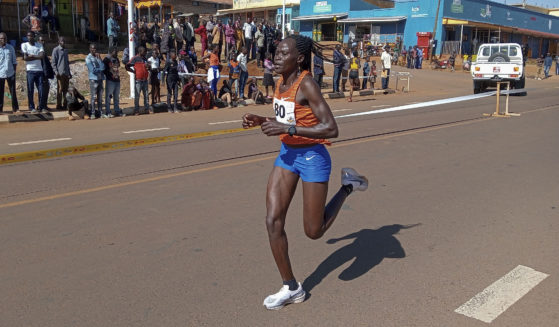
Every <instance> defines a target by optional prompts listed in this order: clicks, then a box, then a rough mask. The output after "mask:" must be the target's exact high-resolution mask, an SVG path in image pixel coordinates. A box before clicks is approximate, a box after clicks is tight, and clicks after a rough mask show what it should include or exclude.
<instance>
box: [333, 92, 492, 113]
mask: <svg viewBox="0 0 559 327" xmlns="http://www.w3.org/2000/svg"><path fill="white" fill-rule="evenodd" d="M496 93H497V92H496V91H493V92H486V93H480V94H473V95H466V96H461V97H455V98H448V99H441V100H434V101H427V102H420V103H415V104H407V105H403V106H398V107H392V108H386V109H380V110H371V111H364V112H358V113H354V114H349V115H342V116H336V117H335V118H345V117H354V116H363V115H375V114H382V113H385V112H392V111H401V110H410V109H417V108H423V107H430V106H438V105H441V104H448V103H454V102H460V101H468V100H475V99H481V98H485V97H490V96H493V95H495V94H496Z"/></svg>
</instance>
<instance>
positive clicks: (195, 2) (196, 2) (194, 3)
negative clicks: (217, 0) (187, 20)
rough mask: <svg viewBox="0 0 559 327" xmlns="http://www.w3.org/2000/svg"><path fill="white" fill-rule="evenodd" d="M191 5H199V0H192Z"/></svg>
mask: <svg viewBox="0 0 559 327" xmlns="http://www.w3.org/2000/svg"><path fill="white" fill-rule="evenodd" d="M192 5H193V6H199V5H200V2H199V1H192Z"/></svg>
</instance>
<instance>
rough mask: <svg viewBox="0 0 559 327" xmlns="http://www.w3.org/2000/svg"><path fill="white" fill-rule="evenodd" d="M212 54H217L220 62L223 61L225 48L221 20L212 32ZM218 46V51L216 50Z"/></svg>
mask: <svg viewBox="0 0 559 327" xmlns="http://www.w3.org/2000/svg"><path fill="white" fill-rule="evenodd" d="M212 40H213V43H212V53H214V52H215V51H216V50H217V52H215V54H216V55H217V59H218V62H219V61H220V60H221V49H222V48H223V26H222V24H221V19H218V20H217V24H215V25H214V29H213V31H212ZM215 46H217V49H216V48H215Z"/></svg>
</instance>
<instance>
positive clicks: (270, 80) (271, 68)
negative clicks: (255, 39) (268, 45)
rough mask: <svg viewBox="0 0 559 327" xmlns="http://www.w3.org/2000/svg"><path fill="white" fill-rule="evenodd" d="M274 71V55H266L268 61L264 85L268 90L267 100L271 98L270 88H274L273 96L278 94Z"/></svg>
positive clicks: (265, 66) (265, 67)
mask: <svg viewBox="0 0 559 327" xmlns="http://www.w3.org/2000/svg"><path fill="white" fill-rule="evenodd" d="M273 71H274V63H273V62H272V54H271V53H269V52H267V53H266V60H264V81H263V83H262V84H263V85H264V87H265V88H266V98H267V99H268V98H271V96H269V95H268V86H271V87H272V94H274V93H275V92H276V83H274V76H273V75H272V72H273Z"/></svg>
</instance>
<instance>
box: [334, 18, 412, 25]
mask: <svg viewBox="0 0 559 327" xmlns="http://www.w3.org/2000/svg"><path fill="white" fill-rule="evenodd" d="M406 18H407V17H406V16H385V17H360V18H346V19H340V20H338V22H339V23H345V24H348V23H395V22H399V21H402V20H406Z"/></svg>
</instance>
